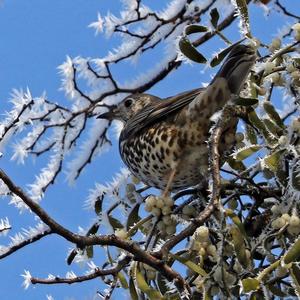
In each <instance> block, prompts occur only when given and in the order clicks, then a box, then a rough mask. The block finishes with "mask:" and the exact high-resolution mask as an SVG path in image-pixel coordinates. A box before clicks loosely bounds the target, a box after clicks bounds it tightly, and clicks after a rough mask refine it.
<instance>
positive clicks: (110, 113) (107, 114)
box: [97, 105, 117, 121]
mask: <svg viewBox="0 0 300 300" xmlns="http://www.w3.org/2000/svg"><path fill="white" fill-rule="evenodd" d="M116 110H117V105H112V106H111V107H110V108H109V110H108V111H107V112H105V113H103V114H100V115H99V116H97V119H106V120H109V121H112V120H114V119H115V118H116Z"/></svg>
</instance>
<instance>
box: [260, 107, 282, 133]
mask: <svg viewBox="0 0 300 300" xmlns="http://www.w3.org/2000/svg"><path fill="white" fill-rule="evenodd" d="M263 106H264V110H265V112H266V113H267V114H268V116H269V117H270V119H271V120H272V121H274V122H275V124H276V125H277V126H279V127H281V128H285V126H284V124H283V121H282V120H281V118H280V116H279V114H278V113H277V111H276V109H275V107H274V106H273V105H272V103H271V102H270V101H265V102H264V103H263Z"/></svg>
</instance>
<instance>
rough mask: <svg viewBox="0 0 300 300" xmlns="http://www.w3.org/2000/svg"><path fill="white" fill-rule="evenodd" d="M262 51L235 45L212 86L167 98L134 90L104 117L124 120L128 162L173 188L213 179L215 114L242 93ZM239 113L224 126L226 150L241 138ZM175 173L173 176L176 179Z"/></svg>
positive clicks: (149, 179)
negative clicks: (210, 167) (211, 135)
mask: <svg viewBox="0 0 300 300" xmlns="http://www.w3.org/2000/svg"><path fill="white" fill-rule="evenodd" d="M255 60H256V52H255V51H254V50H253V49H252V48H251V47H250V46H246V45H237V46H235V47H233V49H232V50H231V51H230V53H229V55H228V56H227V58H226V60H225V61H224V63H223V65H222V67H221V68H220V70H219V71H218V73H217V74H216V75H215V77H214V78H213V80H212V81H211V83H210V84H209V85H208V86H207V87H206V88H198V89H195V90H191V91H187V92H184V93H181V94H178V95H176V96H173V97H169V98H166V99H163V100H162V99H160V98H158V97H156V96H153V95H149V94H133V95H130V96H128V97H126V98H125V99H124V100H123V101H122V102H120V103H119V104H118V105H116V106H112V107H111V109H110V110H109V111H108V112H106V113H104V114H102V115H100V116H98V117H99V118H105V119H108V120H113V119H118V120H121V121H122V122H123V123H124V128H123V130H122V132H121V135H120V140H119V148H120V154H121V157H122V159H123V161H124V163H125V164H126V165H127V166H128V168H129V169H130V171H131V172H132V173H133V174H134V175H135V176H136V177H137V178H139V179H140V180H141V181H143V182H144V183H145V184H147V185H149V186H152V187H156V188H159V189H166V187H167V185H168V187H167V189H169V190H170V191H175V190H180V189H184V188H187V187H192V186H195V185H198V184H200V185H201V184H202V185H203V183H204V182H207V177H208V145H207V141H208V138H209V129H210V125H211V121H210V118H211V117H212V115H213V114H214V113H216V112H217V111H219V110H221V109H222V108H223V107H224V105H225V104H226V103H227V102H228V101H229V100H230V99H232V97H233V96H234V95H238V94H239V92H240V90H241V88H242V86H243V84H244V81H245V80H246V78H247V75H248V73H249V72H250V69H251V67H252V65H253V64H254V62H255ZM237 122H238V120H237V118H235V117H233V118H232V120H231V121H230V124H229V125H228V126H227V127H226V128H224V131H223V134H222V138H221V142H220V145H219V152H220V154H222V153H224V151H227V150H229V149H230V148H232V146H233V145H234V142H235V131H236V126H237ZM170 177H171V180H170Z"/></svg>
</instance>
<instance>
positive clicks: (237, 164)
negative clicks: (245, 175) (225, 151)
mask: <svg viewBox="0 0 300 300" xmlns="http://www.w3.org/2000/svg"><path fill="white" fill-rule="evenodd" d="M226 161H227V163H228V164H229V166H230V167H231V168H232V169H233V170H236V171H239V172H240V171H244V170H246V167H245V165H244V164H243V163H242V162H241V161H238V160H235V159H234V158H233V157H230V156H229V157H228V158H227V160H226Z"/></svg>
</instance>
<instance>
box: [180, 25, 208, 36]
mask: <svg viewBox="0 0 300 300" xmlns="http://www.w3.org/2000/svg"><path fill="white" fill-rule="evenodd" d="M207 30H208V29H207V27H205V26H201V25H196V24H192V25H188V26H186V27H185V28H184V33H185V35H190V34H192V33H198V32H206V31H207Z"/></svg>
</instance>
